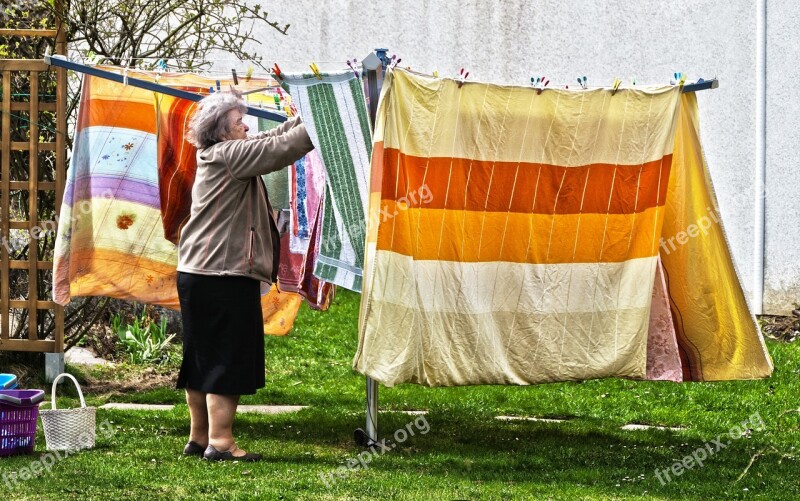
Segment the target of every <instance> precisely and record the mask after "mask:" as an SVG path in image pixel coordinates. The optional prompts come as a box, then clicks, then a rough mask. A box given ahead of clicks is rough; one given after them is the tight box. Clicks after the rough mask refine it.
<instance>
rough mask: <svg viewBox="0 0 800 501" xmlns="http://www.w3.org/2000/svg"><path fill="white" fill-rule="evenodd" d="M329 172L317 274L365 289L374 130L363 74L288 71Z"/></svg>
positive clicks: (291, 88)
mask: <svg viewBox="0 0 800 501" xmlns="http://www.w3.org/2000/svg"><path fill="white" fill-rule="evenodd" d="M283 86H284V88H285V89H286V90H287V91H288V92H289V94H291V96H292V102H293V103H294V105H295V106H296V107H297V110H298V112H299V113H300V116H302V117H303V123H305V125H306V129H307V130H308V135H309V136H311V141H312V142H313V143H314V146H315V147H316V148H317V149H318V150H319V152H320V154H321V155H320V156H321V157H322V162H323V164H324V165H325V171H326V174H327V179H326V187H325V202H324V205H323V207H324V209H323V215H322V238H321V243H320V250H319V256H318V258H317V263H316V265H315V267H314V275H316V276H317V277H319V278H320V279H321V280H325V281H326V282H331V283H334V284H336V285H340V286H342V287H344V288H346V289H350V290H353V291H356V292H361V283H362V275H363V268H364V240H365V235H366V210H365V208H366V206H367V197H368V194H369V173H370V156H371V155H372V132H371V130H370V126H369V119H368V118H367V106H366V103H365V101H364V91H363V88H362V84H361V80H360V79H358V78H357V77H356V76H355V75H354V74H353V72H351V71H348V72H346V73H339V74H323V76H322V79H319V78H317V77H315V76H313V75H284V81H283Z"/></svg>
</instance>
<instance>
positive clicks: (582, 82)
mask: <svg viewBox="0 0 800 501" xmlns="http://www.w3.org/2000/svg"><path fill="white" fill-rule="evenodd" d="M578 84H580V86H581V89H585V88H586V77H585V76H584V77H578Z"/></svg>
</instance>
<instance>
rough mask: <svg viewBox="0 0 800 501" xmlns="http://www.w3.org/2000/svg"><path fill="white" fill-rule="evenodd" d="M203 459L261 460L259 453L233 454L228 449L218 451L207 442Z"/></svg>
mask: <svg viewBox="0 0 800 501" xmlns="http://www.w3.org/2000/svg"><path fill="white" fill-rule="evenodd" d="M203 459H208V460H209V461H246V462H254V461H261V454H252V453H250V452H248V453H246V454H245V455H244V456H239V457H237V456H234V455H233V453H232V452H230V451H224V452H222V451H218V450H217V449H216V448H215V447H214V446H213V445H211V444H209V445H208V448H207V449H206V451H205V452H204V453H203Z"/></svg>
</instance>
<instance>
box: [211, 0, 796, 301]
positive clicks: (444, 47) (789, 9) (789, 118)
mask: <svg viewBox="0 0 800 501" xmlns="http://www.w3.org/2000/svg"><path fill="white" fill-rule="evenodd" d="M262 3H263V2H262ZM266 6H267V7H268V9H269V12H270V16H271V17H272V18H274V19H275V20H278V21H279V22H281V23H291V25H292V26H291V28H290V30H289V35H288V36H283V35H281V34H279V33H277V32H276V31H274V30H272V29H267V30H264V31H263V32H260V33H259V34H258V37H259V39H260V40H261V42H262V43H261V45H260V46H258V47H253V48H255V49H256V50H257V51H258V53H260V54H262V55H263V56H264V57H265V59H266V61H267V64H268V65H271V63H272V62H273V61H277V62H278V63H279V64H280V66H281V67H282V68H283V69H284V70H286V71H292V70H297V71H300V70H307V69H308V66H307V65H308V63H309V62H311V61H316V62H318V63H321V62H322V63H321V64H320V67H321V68H323V69H324V68H325V67H328V68H340V67H342V63H341V61H343V60H345V59H347V58H351V59H352V58H353V57H357V58H359V59H362V58H363V57H364V56H365V55H366V54H367V53H368V52H369V51H371V50H373V49H375V48H376V47H387V48H389V52H390V53H391V54H394V53H396V54H398V55H399V56H400V57H402V59H403V62H402V66H406V65H410V66H411V67H412V68H413V69H415V70H420V71H427V72H432V71H433V70H438V71H439V73H440V74H441V75H452V76H455V75H456V74H457V73H458V70H459V68H461V67H465V68H467V69H468V70H469V72H470V79H473V78H474V79H476V80H482V81H492V82H505V83H518V84H526V83H528V82H529V81H530V77H531V76H532V75H546V76H547V77H548V78H550V80H551V85H553V84H561V85H563V84H569V85H573V84H577V82H576V77H577V76H579V75H586V76H588V78H589V85H601V84H604V85H608V84H610V83H611V82H612V81H613V79H614V77H616V76H619V77H623V78H624V79H626V80H627V79H628V78H629V77H630V76H631V75H636V77H637V81H638V82H640V83H657V82H667V81H668V80H669V78H670V77H671V75H672V74H673V72H675V71H682V72H684V73H686V74H688V75H689V78H690V79H694V78H697V77H704V78H711V77H714V76H717V77H718V78H719V79H720V82H721V85H720V88H719V89H716V90H713V91H703V92H700V93H699V94H698V100H699V103H700V110H701V134H702V138H703V144H704V147H705V153H706V158H707V161H708V164H709V167H710V170H711V173H712V176H713V178H714V183H715V187H716V190H717V195H718V198H719V200H720V206H721V211H722V216H723V218H724V222H725V226H726V229H727V230H728V237H729V241H730V244H731V248H732V252H733V256H734V260H735V261H736V263H737V266H738V268H739V271H740V274H741V278H742V283H743V286H744V288H745V291H746V292H747V294H748V296H749V297H752V284H753V273H754V264H753V245H754V244H753V235H754V215H753V210H754V206H755V193H754V189H753V179H754V177H755V168H756V156H755V137H756V133H757V131H756V120H755V108H756V106H755V105H756V101H755V99H756V98H755V84H756V78H757V75H756V70H755V57H756V51H755V42H756V2H755V1H753V0H729V1H725V2H720V1H718V0H680V1H674V2H665V1H663V0H639V1H636V2H631V1H629V0H607V1H599V0H597V1H593V2H588V1H580V2H579V1H563V0H547V1H531V0H528V1H526V0H503V1H500V0H497V1H488V0H484V1H477V0H462V1H458V2H456V1H444V0H427V1H426V0H382V1H377V2H364V1H356V0H313V1H312V0H294V1H292V2H268V3H267V4H266ZM799 11H800V7H795V2H793V0H769V10H768V23H769V29H768V74H769V82H770V84H769V88H768V93H769V98H768V118H767V123H768V142H767V155H768V177H767V192H768V197H767V211H768V212H767V235H766V250H765V254H766V257H765V262H766V266H767V268H766V273H765V289H766V290H765V299H764V305H765V311H767V312H785V311H787V310H788V309H791V306H792V302H793V301H795V300H797V301H800V249H798V247H797V246H796V245H793V244H794V243H795V242H800V228H798V223H799V222H800V218H799V217H798V216H800V208H798V204H797V203H796V201H797V198H798V197H797V195H798V189H797V182H796V180H795V178H796V177H797V174H798V173H799V172H800V169H798V160H797V159H798V156H799V155H798V154H799V153H800V141H798V134H800V133H799V132H798V127H797V125H798V124H797V121H798V117H800V100H798V99H797V98H796V97H795V95H794V89H793V87H794V84H795V83H798V82H800V79H799V78H798V77H800V65H798V64H797V61H798V60H800V58H798V52H799V51H800V49H798V46H800V43H798V37H797V35H796V30H795V29H794V28H795V27H796V26H798V21H800V19H799V18H800V13H799ZM325 62H332V63H331V64H327V63H325ZM335 62H339V63H335ZM231 64H233V63H231ZM240 66H241V65H240ZM228 67H230V65H228ZM217 69H220V70H225V69H226V63H225V62H223V61H220V62H219V63H218V65H217Z"/></svg>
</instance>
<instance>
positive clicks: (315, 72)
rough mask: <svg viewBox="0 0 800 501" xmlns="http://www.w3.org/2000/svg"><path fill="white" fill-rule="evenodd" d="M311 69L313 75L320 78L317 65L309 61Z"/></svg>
mask: <svg viewBox="0 0 800 501" xmlns="http://www.w3.org/2000/svg"><path fill="white" fill-rule="evenodd" d="M309 68H311V71H312V72H313V73H314V76H315V77H317V78H318V79H319V80H322V74H320V72H319V67H317V63H311V64H310V65H309Z"/></svg>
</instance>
